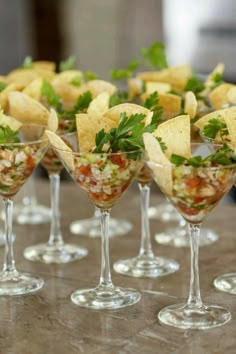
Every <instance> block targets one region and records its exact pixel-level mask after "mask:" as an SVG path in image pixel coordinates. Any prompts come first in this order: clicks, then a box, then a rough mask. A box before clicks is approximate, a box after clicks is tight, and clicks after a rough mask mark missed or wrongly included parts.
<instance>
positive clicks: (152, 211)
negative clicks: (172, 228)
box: [148, 202, 180, 222]
mask: <svg viewBox="0 0 236 354" xmlns="http://www.w3.org/2000/svg"><path fill="white" fill-rule="evenodd" d="M148 217H149V219H155V220H161V221H164V222H168V221H179V220H180V216H179V213H178V212H177V210H176V209H175V208H174V207H173V205H172V204H170V203H168V202H163V203H160V204H159V205H156V206H152V207H149V208H148Z"/></svg>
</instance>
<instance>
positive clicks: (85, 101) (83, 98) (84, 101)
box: [60, 91, 93, 120]
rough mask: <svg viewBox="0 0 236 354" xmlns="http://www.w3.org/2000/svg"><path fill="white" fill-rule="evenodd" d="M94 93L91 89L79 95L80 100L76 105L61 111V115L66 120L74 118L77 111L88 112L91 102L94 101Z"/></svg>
mask: <svg viewBox="0 0 236 354" xmlns="http://www.w3.org/2000/svg"><path fill="white" fill-rule="evenodd" d="M92 99H93V98H92V94H91V92H90V91H86V92H85V93H84V94H83V95H80V96H79V97H78V100H77V102H76V104H75V105H74V107H73V108H72V109H71V110H70V111H63V112H61V113H60V116H61V117H62V118H63V119H64V120H67V119H68V120H73V119H75V115H76V114H77V113H83V112H86V110H87V108H88V106H89V104H90V102H91V101H92Z"/></svg>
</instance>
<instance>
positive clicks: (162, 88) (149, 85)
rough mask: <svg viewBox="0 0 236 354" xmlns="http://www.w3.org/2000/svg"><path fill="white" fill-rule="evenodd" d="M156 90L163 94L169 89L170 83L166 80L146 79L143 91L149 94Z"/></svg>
mask: <svg viewBox="0 0 236 354" xmlns="http://www.w3.org/2000/svg"><path fill="white" fill-rule="evenodd" d="M155 91H157V92H158V93H162V94H165V93H167V92H169V91H171V85H170V84H169V83H167V82H152V81H147V82H146V84H145V92H146V93H147V94H151V93H153V92H155Z"/></svg>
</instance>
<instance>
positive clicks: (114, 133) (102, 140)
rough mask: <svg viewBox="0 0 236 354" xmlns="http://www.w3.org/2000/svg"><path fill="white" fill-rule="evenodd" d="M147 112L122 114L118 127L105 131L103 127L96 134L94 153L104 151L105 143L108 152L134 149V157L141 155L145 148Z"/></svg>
mask: <svg viewBox="0 0 236 354" xmlns="http://www.w3.org/2000/svg"><path fill="white" fill-rule="evenodd" d="M144 118H145V114H132V115H131V116H130V117H128V116H127V114H126V113H125V112H123V113H121V114H120V121H119V124H118V126H117V127H116V128H112V129H110V131H109V132H105V130H104V129H102V130H101V131H100V132H99V133H97V135H96V148H95V149H94V151H93V152H94V153H102V152H104V145H105V144H108V148H107V152H113V153H114V152H117V151H133V152H134V153H133V156H132V158H133V159H136V158H137V157H138V156H139V153H140V149H144V143H143V138H142V135H143V133H144V132H145V119H144Z"/></svg>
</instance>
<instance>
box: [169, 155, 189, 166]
mask: <svg viewBox="0 0 236 354" xmlns="http://www.w3.org/2000/svg"><path fill="white" fill-rule="evenodd" d="M184 161H186V158H185V157H183V156H180V155H176V154H172V155H171V157H170V162H171V163H173V164H174V165H176V166H180V165H182V164H183V162H184Z"/></svg>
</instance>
